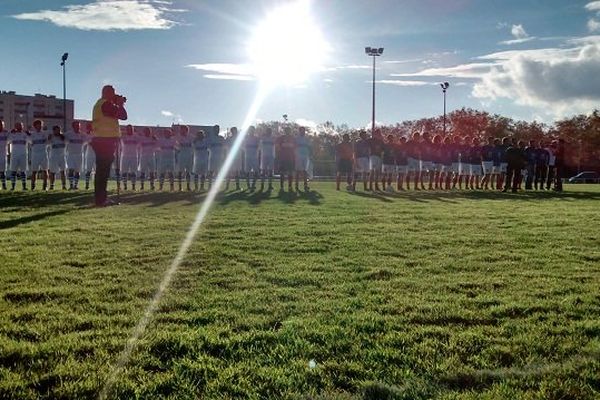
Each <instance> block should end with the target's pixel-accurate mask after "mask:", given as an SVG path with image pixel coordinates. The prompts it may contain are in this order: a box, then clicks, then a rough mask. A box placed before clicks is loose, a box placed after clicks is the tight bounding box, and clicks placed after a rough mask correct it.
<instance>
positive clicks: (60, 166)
mask: <svg viewBox="0 0 600 400" xmlns="http://www.w3.org/2000/svg"><path fill="white" fill-rule="evenodd" d="M49 142H50V157H49V160H50V163H49V164H50V166H49V170H50V190H54V182H55V181H56V174H59V175H60V182H61V183H62V189H63V190H67V179H66V176H65V170H66V169H67V168H66V167H67V165H66V164H67V163H66V158H65V149H66V145H67V144H66V139H65V135H63V134H62V132H61V131H60V126H58V125H55V126H53V127H52V135H50V138H49Z"/></svg>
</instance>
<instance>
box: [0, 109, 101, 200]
mask: <svg viewBox="0 0 600 400" xmlns="http://www.w3.org/2000/svg"><path fill="white" fill-rule="evenodd" d="M90 133H91V127H90V128H89V129H88V135H83V134H80V132H79V123H78V122H77V123H73V130H71V131H69V132H67V133H66V134H63V133H62V132H61V129H60V127H59V126H54V127H53V128H52V133H50V134H49V133H48V132H46V131H44V130H43V125H42V122H41V121H40V120H36V121H34V122H33V129H32V130H31V131H25V130H24V128H23V124H22V123H21V122H17V123H16V124H15V126H14V128H13V129H12V130H11V131H10V132H7V131H5V130H4V122H3V121H2V120H0V181H1V184H2V189H3V190H6V189H7V180H9V181H10V182H11V190H14V189H15V185H16V182H17V180H20V181H21V184H22V187H23V190H26V189H27V174H28V172H30V171H31V190H35V187H36V181H37V178H38V175H41V179H42V181H43V182H42V189H43V190H46V189H47V188H48V181H49V182H50V185H49V188H50V189H54V183H55V180H56V178H57V176H59V177H60V180H61V184H62V188H63V189H66V178H67V176H68V178H69V187H70V189H74V188H77V185H78V183H79V177H80V171H81V170H82V165H83V166H84V171H86V181H87V184H86V185H87V186H88V187H89V175H90V174H91V171H92V170H93V166H94V165H95V158H94V152H93V150H92V148H91V146H90V142H91V138H92V136H91V134H90ZM67 174H68V175H67Z"/></svg>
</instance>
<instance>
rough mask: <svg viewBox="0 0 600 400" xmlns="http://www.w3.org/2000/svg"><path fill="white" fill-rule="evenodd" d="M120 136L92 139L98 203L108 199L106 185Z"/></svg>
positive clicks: (95, 190)
mask: <svg viewBox="0 0 600 400" xmlns="http://www.w3.org/2000/svg"><path fill="white" fill-rule="evenodd" d="M118 141H119V139H118V138H99V137H95V138H93V139H92V148H93V149H94V153H96V179H95V180H94V197H95V202H96V205H102V204H104V203H105V202H106V200H107V194H106V186H107V184H108V178H109V176H110V167H111V165H112V163H113V161H114V159H115V151H116V150H117V143H118Z"/></svg>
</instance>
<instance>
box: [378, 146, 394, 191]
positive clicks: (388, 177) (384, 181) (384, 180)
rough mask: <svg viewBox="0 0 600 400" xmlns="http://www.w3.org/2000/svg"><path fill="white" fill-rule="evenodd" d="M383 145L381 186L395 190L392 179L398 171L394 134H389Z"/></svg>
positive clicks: (384, 188) (388, 189)
mask: <svg viewBox="0 0 600 400" xmlns="http://www.w3.org/2000/svg"><path fill="white" fill-rule="evenodd" d="M386 139H387V140H386V142H385V144H384V146H383V173H382V177H381V186H382V188H383V190H385V191H388V192H393V191H394V188H393V186H392V180H393V179H394V174H395V173H396V171H397V168H396V142H395V140H394V135H388V136H387V138H386Z"/></svg>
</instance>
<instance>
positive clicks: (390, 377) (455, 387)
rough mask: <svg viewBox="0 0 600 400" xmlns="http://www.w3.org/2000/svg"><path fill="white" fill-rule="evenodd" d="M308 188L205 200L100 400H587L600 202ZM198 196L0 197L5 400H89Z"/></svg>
mask: <svg viewBox="0 0 600 400" xmlns="http://www.w3.org/2000/svg"><path fill="white" fill-rule="evenodd" d="M312 189H313V191H312V192H311V193H309V194H301V195H296V194H289V193H283V194H279V193H277V192H273V193H257V194H249V193H235V192H229V193H225V194H223V195H222V196H220V197H219V198H218V200H217V204H216V205H215V207H214V208H213V209H212V211H211V214H210V216H209V218H208V220H207V221H206V224H205V225H203V226H202V228H201V230H200V232H199V234H198V236H197V237H196V239H195V241H194V243H193V245H192V247H191V249H190V251H189V253H188V254H187V256H186V258H185V260H184V262H183V264H182V266H181V268H180V269H179V270H178V272H177V274H176V275H175V277H174V280H173V282H172V285H171V286H170V287H169V289H168V291H167V293H166V295H165V297H164V298H163V300H162V302H161V303H160V306H159V309H158V311H157V313H156V314H155V315H154V318H153V319H152V321H151V323H150V325H149V326H148V330H147V331H146V332H145V334H144V335H143V337H142V338H141V340H140V342H139V343H138V347H137V348H136V350H135V352H134V353H133V356H132V358H131V360H130V361H129V363H128V365H127V367H126V368H125V370H124V371H123V374H121V375H120V376H119V377H118V379H117V382H116V385H115V387H114V391H113V392H112V393H111V398H140V399H150V398H151V399H158V398H171V399H193V398H203V399H275V398H277V399H278V398H291V399H338V398H339V399H419V398H440V399H479V398H487V399H496V398H498V399H500V398H501V399H508V398H511V399H512V398H525V399H594V398H598V397H599V396H600V290H599V289H600V229H599V228H598V227H599V226H600V213H598V205H599V204H600V186H595V187H594V186H567V187H566V192H564V193H562V194H556V193H520V194H514V195H513V194H508V195H507V194H504V195H503V194H499V193H481V192H452V193H437V192H418V193H417V192H408V193H401V194H393V195H387V194H369V193H363V192H357V193H355V194H350V193H346V192H343V191H342V192H336V191H335V190H333V187H332V185H331V184H329V183H320V184H314V185H313V188H312ZM202 198H203V195H202V194H187V193H174V194H170V193H152V194H149V193H148V194H131V193H127V194H123V195H122V202H123V203H124V204H123V205H121V206H118V207H111V208H106V209H96V208H91V207H89V204H90V202H91V197H90V194H89V193H71V192H69V193H65V192H55V193H39V192H38V193H20V192H17V193H14V194H11V193H6V192H1V193H0V210H1V213H0V230H1V231H2V233H1V235H2V236H1V238H2V239H1V240H0V260H1V261H0V264H1V267H0V271H1V274H0V398H19V399H36V398H46V399H81V398H94V397H97V396H98V393H99V392H100V390H101V389H102V387H103V385H104V383H105V381H106V379H107V378H108V376H109V374H110V371H111V369H112V367H113V365H114V363H115V361H116V360H117V358H118V356H119V353H120V352H121V350H122V349H123V348H124V346H125V343H126V341H127V339H128V337H129V336H130V334H131V333H132V330H133V328H134V326H135V325H136V323H137V321H138V320H139V318H140V317H141V316H142V314H143V311H144V310H145V307H146V306H147V304H148V302H149V300H150V299H151V298H152V296H153V295H154V292H155V290H156V288H157V287H158V285H159V282H160V281H161V279H162V276H163V273H164V271H165V270H166V269H167V268H168V265H169V263H170V262H171V260H172V258H173V257H174V255H175V253H176V252H177V249H178V247H179V245H180V243H181V241H182V240H183V238H184V237H185V235H186V232H187V229H188V227H189V225H190V222H191V220H192V219H193V217H194V216H195V214H196V212H197V210H198V208H199V206H198V205H199V203H200V202H201V201H202ZM311 360H314V363H315V364H313V366H314V368H311V367H310V366H309V364H312V363H311Z"/></svg>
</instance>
